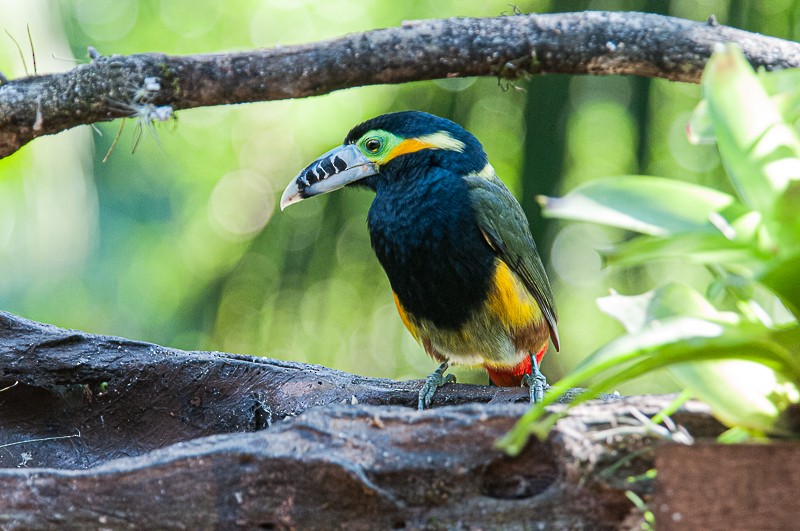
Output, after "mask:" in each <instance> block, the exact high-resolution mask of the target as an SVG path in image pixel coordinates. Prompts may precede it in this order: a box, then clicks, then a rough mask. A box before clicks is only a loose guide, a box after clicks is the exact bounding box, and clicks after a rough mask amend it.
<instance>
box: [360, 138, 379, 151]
mask: <svg viewBox="0 0 800 531" xmlns="http://www.w3.org/2000/svg"><path fill="white" fill-rule="evenodd" d="M364 147H365V148H367V151H369V152H370V153H377V152H378V151H380V149H381V141H380V140H378V139H377V138H370V139H369V140H367V141H366V142H364Z"/></svg>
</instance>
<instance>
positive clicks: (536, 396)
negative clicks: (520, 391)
mask: <svg viewBox="0 0 800 531" xmlns="http://www.w3.org/2000/svg"><path fill="white" fill-rule="evenodd" d="M522 385H527V386H528V391H529V392H530V398H531V404H536V403H539V402H541V401H542V400H544V390H545V389H547V378H545V377H544V374H542V371H540V370H539V364H538V363H536V356H534V355H533V354H531V373H530V374H526V375H525V376H523V377H522Z"/></svg>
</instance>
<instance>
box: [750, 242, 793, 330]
mask: <svg viewBox="0 0 800 531" xmlns="http://www.w3.org/2000/svg"><path fill="white" fill-rule="evenodd" d="M798 272H800V254H797V255H794V256H791V257H789V258H785V259H780V260H776V261H775V262H774V263H771V264H770V265H769V266H768V268H767V270H766V271H765V272H764V274H763V275H762V276H761V278H759V281H760V282H761V283H762V284H764V286H766V287H767V288H769V289H770V291H772V292H773V293H774V294H775V295H777V296H778V298H779V299H780V300H781V302H783V305H784V306H786V308H787V309H788V310H789V311H790V312H792V314H793V315H794V316H795V317H796V318H797V319H800V279H798V274H800V273H798Z"/></svg>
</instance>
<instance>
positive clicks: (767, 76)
mask: <svg viewBox="0 0 800 531" xmlns="http://www.w3.org/2000/svg"><path fill="white" fill-rule="evenodd" d="M758 79H759V81H761V84H762V85H763V86H764V90H766V91H767V94H769V95H770V97H771V98H772V102H773V103H774V105H775V107H776V108H777V109H778V112H780V113H781V115H782V116H783V119H784V120H785V121H786V122H788V123H793V122H794V121H795V120H797V119H798V118H800V69H798V68H787V69H786V70H773V71H771V72H766V71H759V72H758Z"/></svg>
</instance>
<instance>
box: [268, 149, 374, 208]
mask: <svg viewBox="0 0 800 531" xmlns="http://www.w3.org/2000/svg"><path fill="white" fill-rule="evenodd" d="M376 173H378V165H377V164H376V163H375V162H373V161H371V160H369V159H368V158H367V157H365V156H364V154H363V153H361V151H359V149H358V148H357V147H356V146H354V145H353V144H346V145H344V146H339V147H337V148H334V149H332V150H330V151H328V152H327V153H325V154H324V155H322V156H321V157H320V158H318V159H317V160H315V161H314V162H312V163H311V164H309V165H308V167H307V168H306V169H304V170H303V171H301V172H300V174H299V175H298V176H297V177H295V178H294V179H292V182H290V183H289V186H287V187H286V190H284V192H283V195H282V196H281V210H283V209H284V208H286V207H287V206H289V205H291V204H292V203H297V202H299V201H302V200H303V199H306V198H308V197H312V196H315V195H320V194H324V193H327V192H333V191H334V190H338V189H339V188H342V187H343V186H346V185H348V184H350V183H352V182H355V181H358V180H359V179H363V178H364V177H369V176H370V175H375V174H376Z"/></svg>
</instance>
